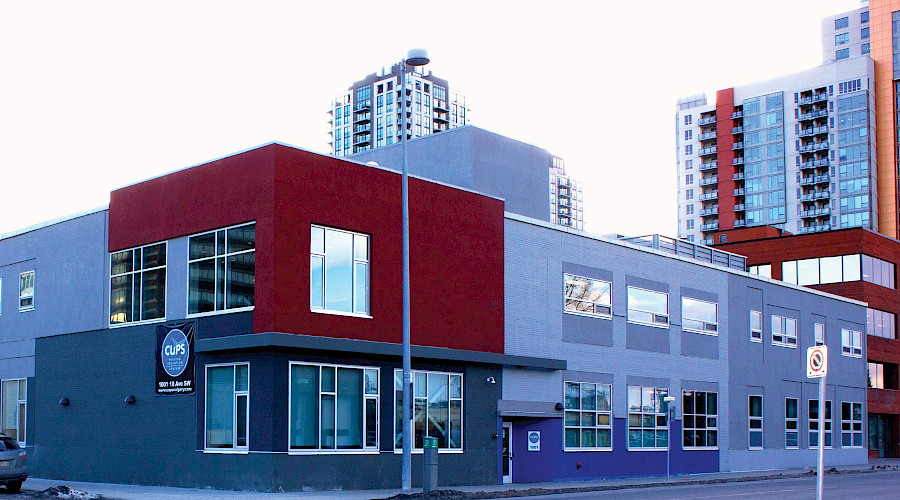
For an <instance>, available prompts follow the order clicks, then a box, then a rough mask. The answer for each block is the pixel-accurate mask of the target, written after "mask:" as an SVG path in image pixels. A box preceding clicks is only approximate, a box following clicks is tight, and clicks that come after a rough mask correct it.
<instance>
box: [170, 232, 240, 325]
mask: <svg viewBox="0 0 900 500" xmlns="http://www.w3.org/2000/svg"><path fill="white" fill-rule="evenodd" d="M244 226H253V249H251V250H241V251H238V252H229V251H228V231H229V230H231V229H237V228H240V227H244ZM220 231H221V232H224V233H225V243H224V245H225V253H223V254H221V255H219V254H218V253H216V254H214V255H213V256H212V257H209V256H207V257H200V258H197V259H191V238H196V237H197V236H205V235H208V234H213V235H214V237H215V238H218V233H219V232H220ZM187 239H188V249H187V250H188V254H187V283H186V290H187V294H186V297H185V301H186V306H187V307H186V309H185V310H186V311H187V315H186V317H187V318H202V317H204V316H216V315H219V314H230V313H236V312H246V311H252V310H253V309H254V308H255V307H256V286H255V280H256V221H255V220H254V221H249V222H243V223H241V224H235V225H233V226H226V227H220V228H217V229H213V230H212V231H203V232H200V233H195V234H192V235H189V236H188V237H187ZM167 251H168V250H167ZM249 253H252V254H253V278H254V289H253V297H254V298H253V304H254V305H252V306H241V307H227V306H228V295H227V292H226V290H228V288H229V286H228V283H229V282H228V281H225V282H224V284H223V287H224V289H223V291H222V293H223V294H225V297H224V298H223V299H222V300H223V301H224V304H225V307H224V308H222V309H213V310H212V311H202V312H195V313H192V312H191V264H192V263H196V262H201V261H206V260H212V261H213V263H214V264H213V265H214V268H215V270H216V273H218V266H217V265H215V262H216V260H218V259H219V258H223V259H225V271H224V272H225V279H226V280H227V278H228V271H229V266H228V257H231V256H234V255H245V254H249ZM217 282H218V278H216V279H215V280H214V282H213V290H214V293H215V285H216V283H217ZM213 302H214V303H213V306H214V307H217V304H215V300H214V301H213Z"/></svg>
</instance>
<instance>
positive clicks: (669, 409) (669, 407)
mask: <svg viewBox="0 0 900 500" xmlns="http://www.w3.org/2000/svg"><path fill="white" fill-rule="evenodd" d="M663 401H665V403H666V481H668V480H669V463H670V460H669V451H670V450H671V449H672V419H673V418H675V405H673V404H672V402H673V401H675V397H674V396H666V397H664V398H663Z"/></svg>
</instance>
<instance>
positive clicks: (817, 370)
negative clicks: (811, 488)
mask: <svg viewBox="0 0 900 500" xmlns="http://www.w3.org/2000/svg"><path fill="white" fill-rule="evenodd" d="M826 375H828V346H824V345H820V346H815V347H810V348H809V349H807V350H806V377H807V378H817V379H819V442H818V445H819V460H818V468H817V471H816V500H822V484H823V481H824V477H822V476H824V475H825V376H826Z"/></svg>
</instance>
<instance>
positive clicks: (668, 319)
mask: <svg viewBox="0 0 900 500" xmlns="http://www.w3.org/2000/svg"><path fill="white" fill-rule="evenodd" d="M632 289H635V290H640V291H643V292H650V293H652V294H656V295H662V296H663V297H665V299H666V314H665V318H666V322H665V323H659V322H657V321H656V317H657V316H663V315H661V314H657V313H655V312H653V311H647V310H644V309H637V308H632V307H631V290H632ZM626 299H627V302H628V311H627V314H626V319H627V321H628V322H629V323H634V324H636V325H644V326H649V327H653V328H665V329H668V328H669V327H670V325H671V312H670V310H669V294H668V293H667V292H660V291H657V290H651V289H649V288H641V287H638V286H631V285H628V286H627V290H626ZM631 311H636V312H639V313H647V314H650V315H651V316H652V318H653V319H652V322H646V321H641V320H638V319H632V317H631Z"/></svg>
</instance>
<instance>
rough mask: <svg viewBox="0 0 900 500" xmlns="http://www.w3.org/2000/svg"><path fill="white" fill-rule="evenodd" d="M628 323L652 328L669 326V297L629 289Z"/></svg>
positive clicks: (661, 293)
mask: <svg viewBox="0 0 900 500" xmlns="http://www.w3.org/2000/svg"><path fill="white" fill-rule="evenodd" d="M628 321H630V322H632V323H640V324H644V325H650V326H658V327H663V328H667V327H668V326H669V295H668V294H666V293H663V292H655V291H653V290H645V289H643V288H635V287H633V286H630V287H628Z"/></svg>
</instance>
